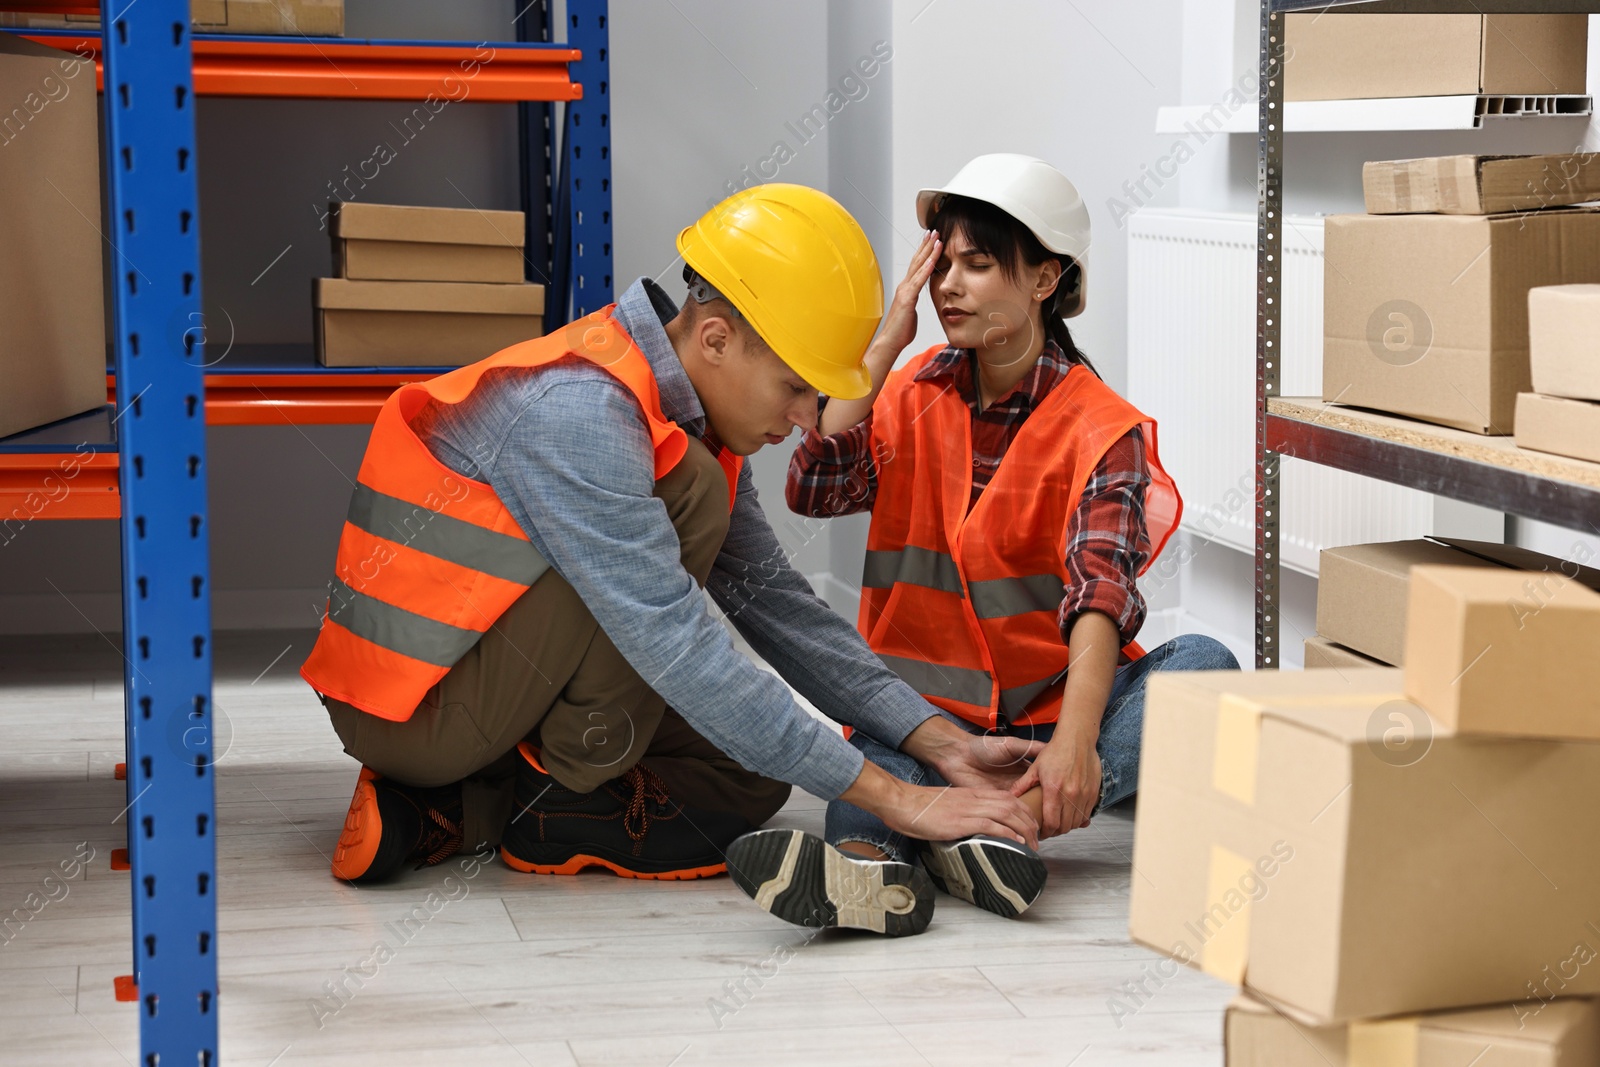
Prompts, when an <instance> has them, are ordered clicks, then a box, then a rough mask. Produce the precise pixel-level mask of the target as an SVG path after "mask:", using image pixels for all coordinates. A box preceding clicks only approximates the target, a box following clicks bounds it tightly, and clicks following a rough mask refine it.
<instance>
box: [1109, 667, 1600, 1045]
mask: <svg viewBox="0 0 1600 1067" xmlns="http://www.w3.org/2000/svg"><path fill="white" fill-rule="evenodd" d="M1400 674H1401V672H1399V671H1397V670H1389V669H1381V670H1350V671H1291V672H1276V671H1258V672H1237V671H1208V672H1171V673H1162V672H1157V673H1155V674H1153V675H1151V676H1150V682H1149V692H1148V696H1147V703H1146V712H1145V726H1144V742H1143V748H1142V750H1141V757H1140V759H1141V762H1140V775H1139V777H1140V782H1139V818H1138V820H1137V822H1136V823H1135V824H1134V852H1133V866H1134V869H1135V870H1137V871H1138V872H1139V874H1138V875H1137V876H1136V877H1134V878H1133V880H1132V883H1131V885H1132V888H1131V901H1130V909H1129V928H1130V931H1131V933H1132V936H1133V938H1134V940H1136V941H1138V942H1139V943H1141V944H1143V945H1147V946H1149V947H1150V948H1153V949H1155V950H1156V951H1159V952H1163V953H1167V954H1169V955H1171V956H1172V957H1174V958H1175V959H1178V960H1180V961H1182V962H1185V963H1188V964H1190V965H1192V966H1198V967H1199V968H1201V969H1202V970H1205V971H1206V972H1208V973H1210V974H1212V975H1213V976H1215V977H1217V978H1220V979H1222V980H1223V981H1227V982H1230V983H1233V984H1235V985H1242V986H1244V987H1246V988H1248V989H1249V990H1250V991H1251V992H1252V993H1255V994H1257V995H1259V996H1260V997H1261V998H1262V999H1264V1000H1268V1001H1269V1002H1271V1003H1272V1004H1273V1006H1274V1007H1276V1008H1278V1009H1279V1010H1281V1011H1284V1012H1286V1013H1288V1014H1291V1015H1293V1016H1294V1017H1295V1018H1296V1021H1298V1022H1302V1023H1312V1024H1316V1025H1326V1024H1332V1023H1340V1022H1346V1021H1348V1020H1350V1019H1359V1018H1368V1017H1373V1016H1381V1015H1394V1014H1400V1013H1408V1012H1424V1011H1434V1010H1439V1009H1446V1008H1459V1007H1465V1006H1469V1005H1478V1004H1490V1003H1496V1002H1501V1001H1507V1002H1509V1001H1517V1002H1518V1003H1520V1004H1522V1005H1523V1006H1524V1007H1525V1008H1531V1007H1537V1006H1538V1005H1539V1004H1540V1003H1542V1002H1543V1000H1545V999H1548V998H1550V997H1553V996H1558V995H1559V996H1593V995H1595V994H1600V915H1597V914H1596V908H1597V907H1600V905H1597V902H1600V849H1596V848H1595V847H1594V842H1595V841H1600V745H1597V744H1593V743H1586V742H1571V741H1549V740H1525V739H1520V738H1515V739H1513V738H1502V737H1494V738H1484V737H1460V736H1451V735H1450V734H1448V732H1446V731H1444V730H1443V728H1442V727H1439V726H1437V724H1434V723H1432V721H1431V720H1430V719H1429V718H1428V716H1427V715H1426V713H1424V712H1423V711H1422V710H1421V709H1420V708H1417V707H1416V706H1415V705H1414V704H1410V703H1408V702H1406V701H1404V700H1403V699H1402V698H1401V696H1400V684H1401V677H1400Z"/></svg>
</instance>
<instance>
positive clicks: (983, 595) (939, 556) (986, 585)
mask: <svg viewBox="0 0 1600 1067" xmlns="http://www.w3.org/2000/svg"><path fill="white" fill-rule="evenodd" d="M895 582H905V583H906V584H908V585H920V586H922V587H924V588H926V589H939V590H942V591H943V592H946V593H954V594H955V595H956V596H965V595H966V591H965V590H963V589H962V588H961V570H960V568H958V567H957V566H956V561H955V560H954V559H952V558H951V557H950V556H949V555H948V554H947V553H944V552H935V551H933V550H932V549H927V548H918V547H916V546H915V545H907V546H906V547H905V548H902V549H901V550H900V551H898V552H885V551H871V550H869V551H868V552H867V560H866V564H865V565H864V566H863V567H862V571H861V584H862V585H863V586H866V587H867V588H869V589H893V588H894V583H895ZM971 593H972V610H973V611H974V612H975V613H976V614H977V616H978V618H980V619H1002V618H1005V617H1007V616H1009V615H1021V614H1023V613H1024V612H1028V611H1049V612H1054V611H1056V609H1058V608H1059V607H1061V598H1062V597H1064V596H1066V595H1067V587H1066V586H1065V585H1064V584H1063V583H1062V581H1061V576H1060V575H1057V574H1030V575H1028V576H1027V577H1026V578H994V579H991V580H989V581H986V582H973V583H972V588H971Z"/></svg>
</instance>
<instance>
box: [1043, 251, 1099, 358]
mask: <svg viewBox="0 0 1600 1067" xmlns="http://www.w3.org/2000/svg"><path fill="white" fill-rule="evenodd" d="M1057 258H1058V259H1059V260H1060V262H1061V280H1060V281H1058V282H1057V283H1056V288H1055V292H1053V293H1051V294H1050V295H1049V296H1048V297H1046V298H1045V299H1044V301H1043V302H1042V303H1041V304H1040V306H1039V313H1040V315H1042V316H1043V317H1044V336H1045V340H1047V341H1053V342H1055V346H1056V347H1057V348H1059V349H1061V354H1062V356H1063V357H1065V358H1066V361H1067V362H1068V363H1081V364H1083V365H1084V366H1085V367H1088V368H1089V373H1090V374H1093V375H1094V376H1095V377H1096V378H1099V377H1100V372H1099V371H1098V370H1096V369H1095V366H1094V364H1093V363H1090V362H1089V357H1088V356H1086V355H1084V354H1083V352H1082V351H1081V350H1080V349H1079V348H1078V345H1077V343H1076V342H1075V341H1073V339H1072V331H1071V330H1069V329H1067V320H1066V319H1064V318H1063V317H1062V316H1061V305H1062V302H1063V301H1064V300H1065V299H1066V297H1067V295H1068V294H1070V293H1073V292H1076V291H1077V288H1078V278H1079V274H1080V268H1079V266H1078V264H1077V263H1076V262H1074V261H1073V260H1072V259H1071V258H1070V257H1068V256H1059V257H1057ZM1069 283H1070V284H1069Z"/></svg>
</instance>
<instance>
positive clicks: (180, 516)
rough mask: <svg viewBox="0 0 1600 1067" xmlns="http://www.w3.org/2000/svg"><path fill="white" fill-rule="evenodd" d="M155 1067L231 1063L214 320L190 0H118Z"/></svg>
mask: <svg viewBox="0 0 1600 1067" xmlns="http://www.w3.org/2000/svg"><path fill="white" fill-rule="evenodd" d="M102 12H103V16H102V24H103V26H104V31H103V32H104V47H105V112H106V140H107V154H106V159H107V171H108V176H109V178H110V182H109V186H110V219H111V227H112V238H113V239H112V244H113V248H114V250H113V252H112V255H113V271H112V277H113V284H112V287H111V288H112V293H113V297H112V309H113V323H114V334H115V345H114V349H115V359H116V371H117V377H116V386H117V412H118V416H117V417H118V422H119V424H120V425H119V427H118V451H119V453H120V462H121V468H120V473H119V482H120V488H121V492H122V525H121V539H122V604H123V607H122V633H123V649H124V657H123V658H124V663H125V667H124V675H125V677H124V682H125V690H124V691H125V694H126V697H125V713H126V717H127V736H128V776H127V781H128V795H129V800H130V804H129V807H128V810H127V813H126V814H127V826H128V846H129V847H128V851H129V861H130V868H131V874H132V881H131V887H132V893H133V930H134V944H133V966H134V981H135V982H136V984H137V987H138V994H139V1000H138V1012H139V1050H140V1058H139V1064H140V1065H141V1067H154V1065H155V1064H156V1063H158V1062H159V1063H162V1064H177V1063H185V1064H198V1065H199V1067H207V1065H211V1064H215V1063H217V1062H218V1060H217V1013H218V1008H217V941H216V927H217V924H216V895H217V884H216V882H217V879H216V846H215V835H216V797H215V788H214V782H213V778H212V767H211V721H212V712H213V706H212V700H211V612H210V589H209V588H208V585H209V581H210V553H209V550H208V548H207V537H208V531H207V529H206V514H207V513H206V465H205V392H204V389H205V383H204V371H203V366H204V352H203V350H202V346H203V341H204V330H203V327H202V320H201V316H200V306H201V305H200V241H199V222H200V217H199V206H198V198H197V196H196V185H195V167H196V159H195V138H194V130H195V123H194V86H193V84H192V78H191V59H190V39H189V35H190V31H189V4H188V2H187V0H137V2H132V0H107V3H106V4H105V5H104V7H103V8H102Z"/></svg>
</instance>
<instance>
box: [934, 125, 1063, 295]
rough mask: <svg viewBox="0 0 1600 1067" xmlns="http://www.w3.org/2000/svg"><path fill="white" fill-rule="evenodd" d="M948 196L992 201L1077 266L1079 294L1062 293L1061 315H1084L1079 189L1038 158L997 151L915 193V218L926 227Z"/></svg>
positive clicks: (1052, 249)
mask: <svg viewBox="0 0 1600 1067" xmlns="http://www.w3.org/2000/svg"><path fill="white" fill-rule="evenodd" d="M949 195H955V196H965V197H970V198H971V199H973V200H982V201H983V202H985V203H988V204H993V205H994V206H995V207H997V208H999V209H1000V210H1002V211H1004V212H1005V213H1006V214H1008V215H1010V216H1011V217H1012V218H1014V219H1016V220H1017V221H1018V222H1020V223H1022V224H1023V225H1024V226H1026V227H1027V228H1028V229H1029V230H1030V231H1032V233H1033V235H1034V236H1035V237H1037V238H1038V239H1039V243H1040V244H1042V245H1044V246H1045V247H1046V248H1048V249H1049V250H1050V251H1052V252H1054V253H1056V254H1057V255H1059V256H1070V257H1071V258H1072V260H1073V261H1074V262H1075V263H1076V264H1077V265H1078V288H1077V292H1076V293H1075V294H1074V293H1066V294H1063V296H1062V302H1061V317H1062V318H1068V319H1070V318H1072V317H1073V316H1074V315H1079V314H1082V312H1083V307H1084V303H1085V301H1086V297H1087V295H1088V294H1087V289H1088V265H1087V264H1086V263H1085V262H1084V257H1085V256H1086V255H1087V254H1088V252H1089V209H1088V208H1087V207H1085V206H1084V203H1083V197H1082V196H1081V195H1080V194H1079V193H1078V187H1077V186H1076V185H1073V184H1072V182H1071V180H1069V179H1068V178H1067V176H1066V175H1065V174H1062V173H1061V172H1060V171H1059V170H1057V169H1056V168H1054V167H1052V166H1051V165H1050V164H1048V163H1046V162H1045V161H1044V160H1042V159H1035V158H1034V157H1032V156H1023V155H1018V154H1016V153H1014V152H996V153H994V154H992V155H987V156H978V157H977V158H976V159H974V160H972V161H971V162H970V163H968V164H967V165H966V166H964V167H962V168H961V169H960V170H959V171H957V172H956V176H955V177H954V178H951V179H950V181H949V184H947V185H945V186H944V187H943V188H940V189H923V190H921V191H920V192H918V193H917V221H918V222H919V223H921V225H922V228H923V229H928V227H929V223H930V222H931V221H932V219H933V216H934V214H935V213H936V212H937V211H938V209H939V206H940V204H942V203H943V202H944V198H945V197H946V196H949Z"/></svg>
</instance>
